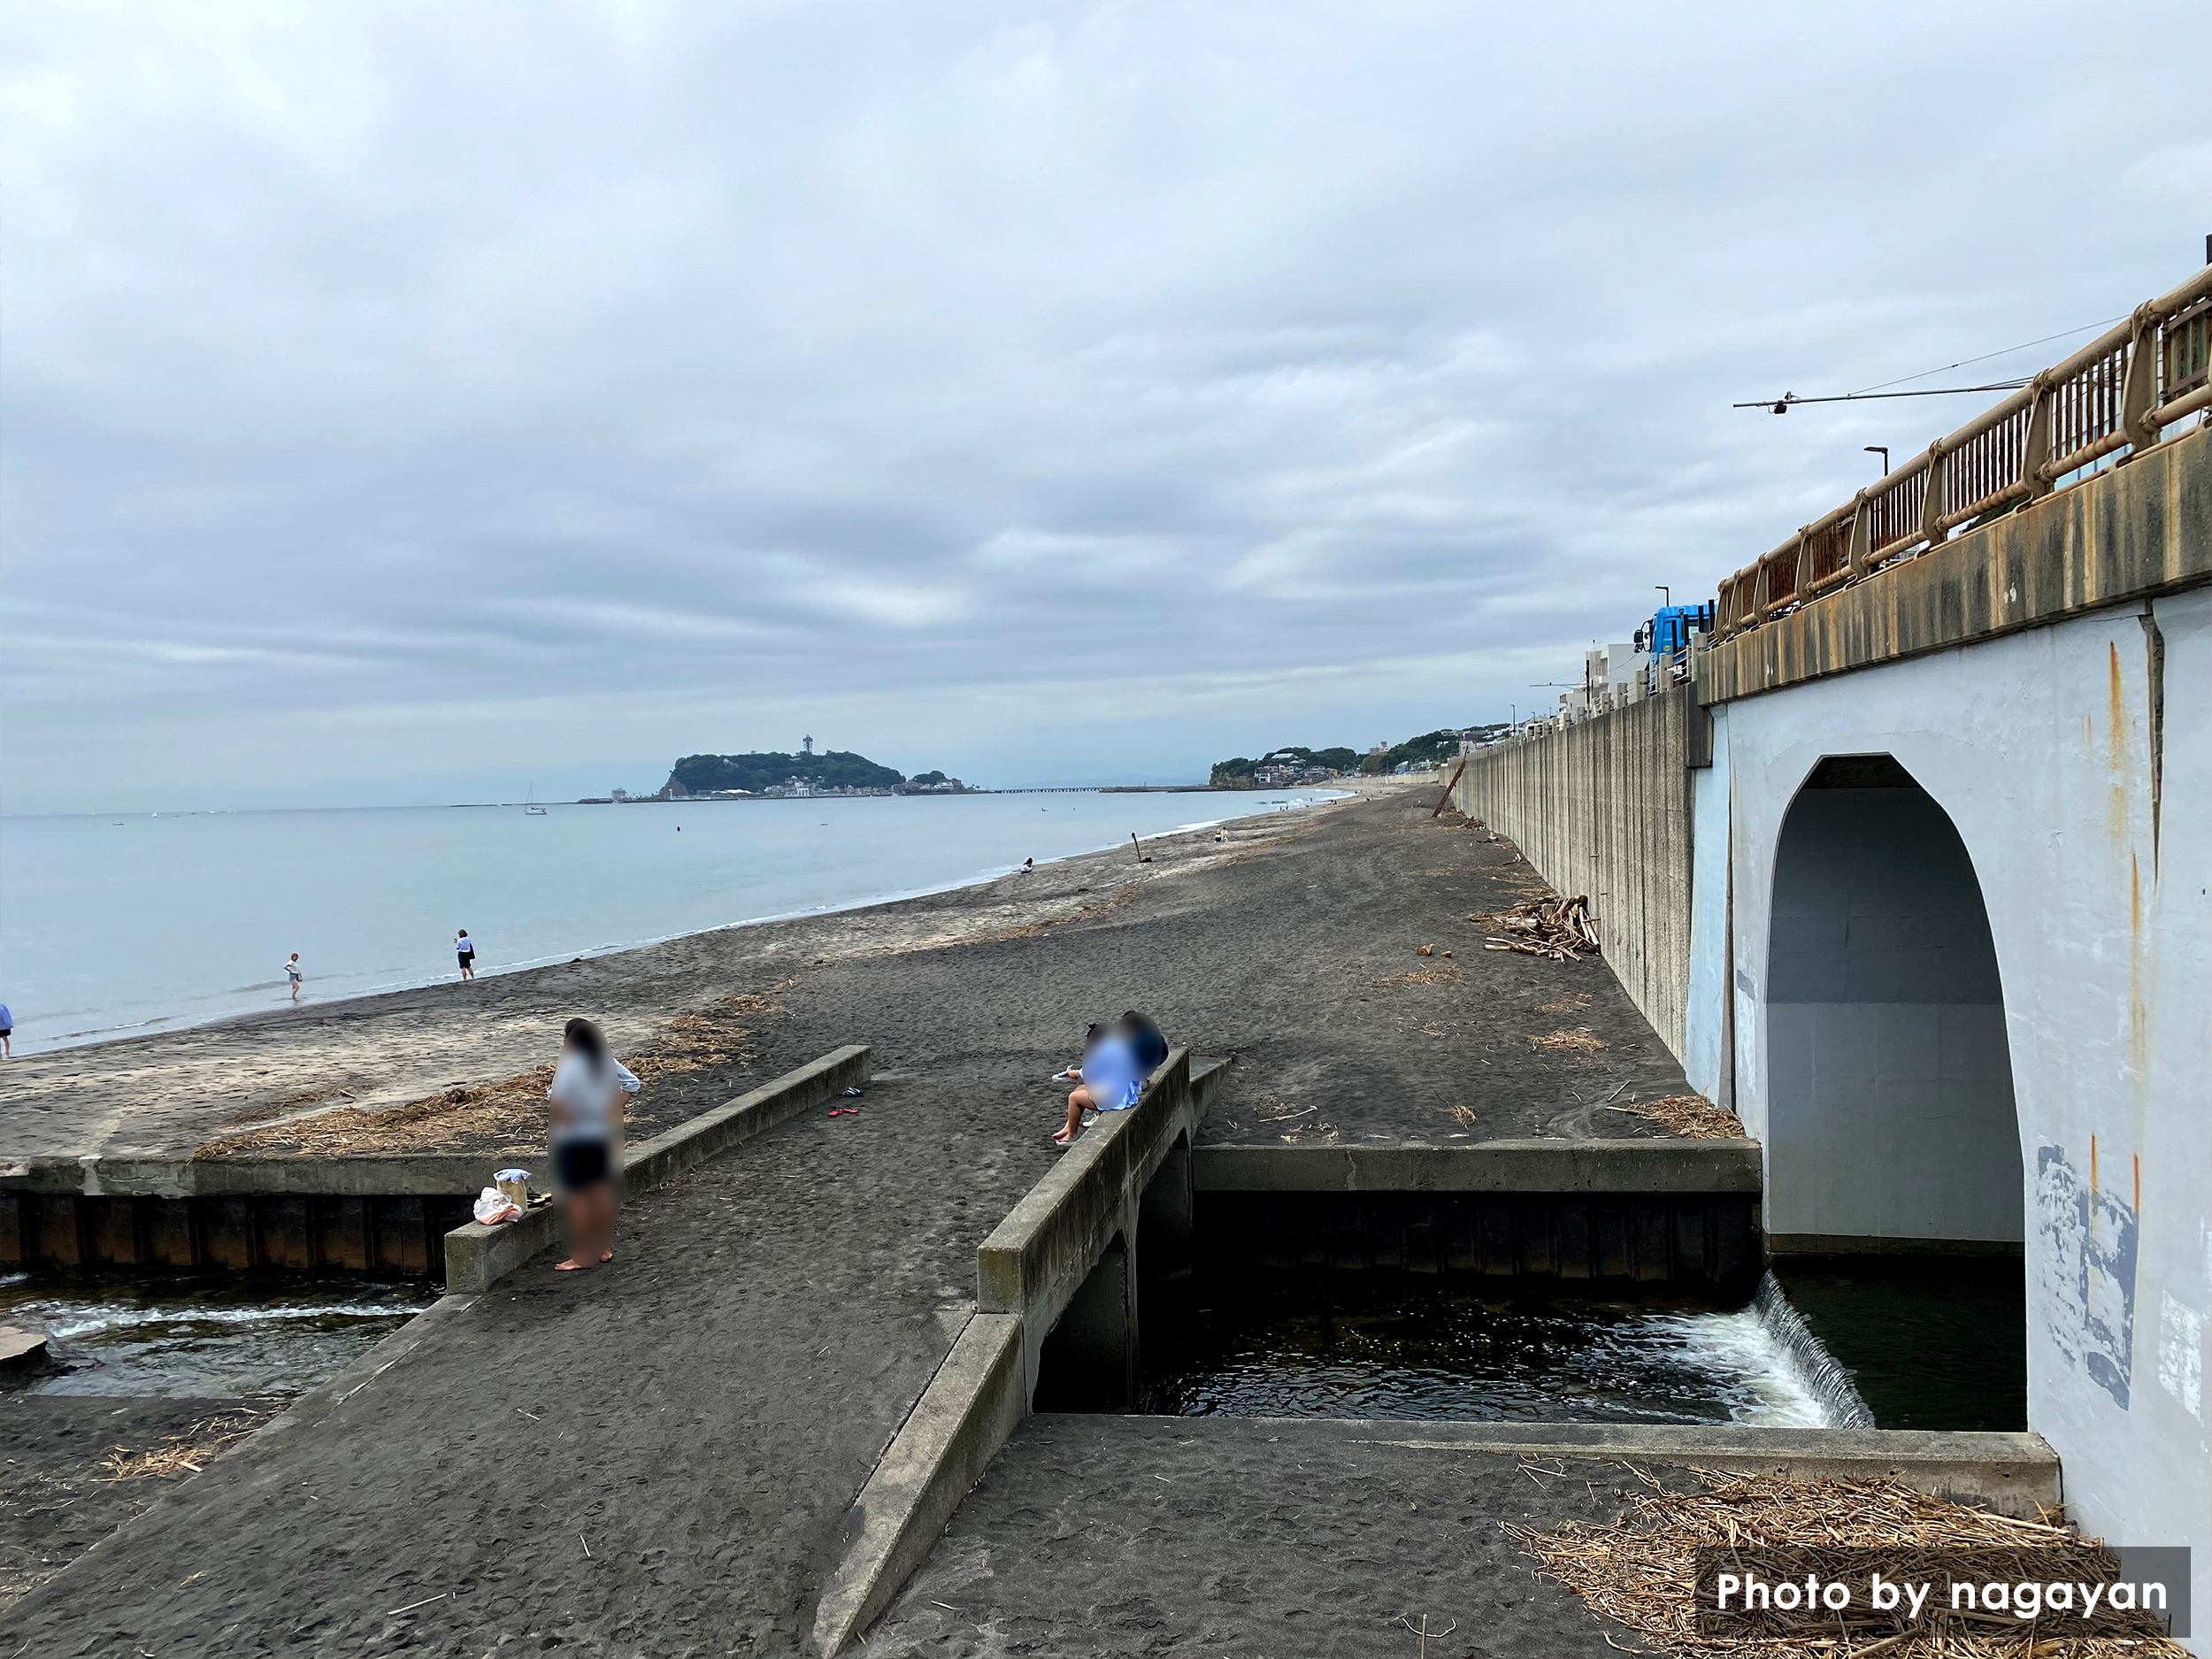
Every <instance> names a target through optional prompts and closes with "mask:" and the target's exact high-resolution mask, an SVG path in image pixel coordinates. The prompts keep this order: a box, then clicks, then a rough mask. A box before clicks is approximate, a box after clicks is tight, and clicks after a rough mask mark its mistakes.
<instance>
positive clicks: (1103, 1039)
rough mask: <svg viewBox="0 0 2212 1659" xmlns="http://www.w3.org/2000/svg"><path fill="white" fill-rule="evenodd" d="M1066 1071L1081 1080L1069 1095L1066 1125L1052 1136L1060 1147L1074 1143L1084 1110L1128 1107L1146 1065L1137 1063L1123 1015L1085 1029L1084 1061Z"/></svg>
mask: <svg viewBox="0 0 2212 1659" xmlns="http://www.w3.org/2000/svg"><path fill="white" fill-rule="evenodd" d="M1068 1071H1069V1074H1070V1075H1071V1076H1072V1077H1076V1078H1079V1079H1082V1080H1081V1081H1080V1082H1079V1083H1078V1084H1077V1085H1076V1086H1075V1088H1074V1090H1073V1091H1072V1092H1071V1094H1069V1095H1068V1121H1067V1126H1066V1127H1065V1128H1064V1129H1061V1130H1059V1131H1057V1132H1056V1133H1054V1135H1053V1137H1052V1140H1053V1144H1054V1145H1056V1146H1058V1147H1061V1148H1067V1147H1071V1146H1073V1145H1074V1144H1075V1137H1076V1136H1077V1135H1079V1134H1080V1133H1082V1129H1083V1114H1084V1113H1085V1112H1087V1111H1096V1112H1120V1111H1127V1110H1129V1109H1130V1108H1131V1107H1132V1106H1134V1105H1135V1104H1136V1103H1137V1096H1138V1095H1140V1094H1142V1093H1144V1079H1145V1076H1146V1072H1145V1068H1144V1067H1143V1066H1142V1065H1141V1064H1139V1063H1138V1059H1137V1042H1136V1038H1135V1035H1134V1033H1132V1032H1131V1031H1130V1029H1129V1027H1128V1023H1127V1021H1126V1020H1125V1019H1121V1020H1116V1021H1115V1022H1114V1023H1113V1024H1112V1025H1108V1026H1103V1027H1102V1026H1098V1025H1093V1026H1092V1027H1091V1028H1090V1030H1089V1031H1087V1032H1086V1033H1084V1037H1083V1063H1082V1064H1080V1065H1076V1066H1071V1067H1069V1068H1068Z"/></svg>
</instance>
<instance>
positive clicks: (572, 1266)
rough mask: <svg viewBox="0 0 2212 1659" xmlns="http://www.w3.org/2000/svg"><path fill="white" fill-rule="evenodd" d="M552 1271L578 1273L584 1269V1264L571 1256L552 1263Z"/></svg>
mask: <svg viewBox="0 0 2212 1659" xmlns="http://www.w3.org/2000/svg"><path fill="white" fill-rule="evenodd" d="M553 1271H555V1272H557V1273H580V1272H582V1271H584V1264H583V1263H581V1262H580V1261H578V1260H577V1259H576V1258H575V1257H574V1256H570V1257H569V1258H568V1260H567V1261H565V1262H556V1263H553Z"/></svg>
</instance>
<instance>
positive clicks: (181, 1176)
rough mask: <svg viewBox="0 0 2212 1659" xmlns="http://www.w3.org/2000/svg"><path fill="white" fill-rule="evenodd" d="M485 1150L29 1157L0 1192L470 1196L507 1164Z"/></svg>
mask: <svg viewBox="0 0 2212 1659" xmlns="http://www.w3.org/2000/svg"><path fill="white" fill-rule="evenodd" d="M512 1162H513V1160H512V1159H511V1158H510V1157H504V1156H501V1155H499V1154H497V1153H492V1152H430V1153H421V1154H418V1155H416V1156H409V1157H335V1158H321V1157H273V1158H102V1157H89V1156H88V1157H81V1158H33V1159H30V1160H29V1161H28V1162H27V1163H24V1164H15V1165H13V1166H12V1167H10V1168H9V1169H7V1170H5V1171H0V1191H11V1190H12V1191H16V1192H27V1193H53V1194H77V1195H79V1196H81V1197H86V1198H239V1197H323V1198H384V1197H425V1198H448V1197H459V1196H466V1197H470V1198H473V1197H475V1196H476V1194H478V1193H479V1192H480V1191H481V1190H482V1189H483V1188H484V1187H488V1186H489V1185H490V1183H491V1177H492V1171H494V1170H495V1169H499V1168H501V1167H502V1166H503V1165H504V1164H510V1163H512Z"/></svg>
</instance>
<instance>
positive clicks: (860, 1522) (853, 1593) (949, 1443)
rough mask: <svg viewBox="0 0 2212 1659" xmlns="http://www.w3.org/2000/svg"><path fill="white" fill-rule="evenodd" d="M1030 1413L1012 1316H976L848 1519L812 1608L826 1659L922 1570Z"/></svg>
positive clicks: (1016, 1323) (1017, 1327) (1018, 1336)
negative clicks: (839, 1551)
mask: <svg viewBox="0 0 2212 1659" xmlns="http://www.w3.org/2000/svg"><path fill="white" fill-rule="evenodd" d="M1028 1409H1029V1393H1028V1385H1027V1380H1026V1378H1025V1373H1024V1371H1023V1366H1022V1328H1021V1320H1020V1318H1019V1317H1017V1316H1015V1315H1013V1314H1005V1313H979V1314H977V1315H975V1316H974V1317H972V1318H970V1319H969V1321H968V1323H967V1325H966V1326H965V1327H964V1329H963V1330H962V1331H961V1333H960V1335H959V1338H958V1340H956V1341H955V1342H954V1343H953V1345H952V1352H950V1353H949V1354H948V1355H946V1356H945V1363H943V1364H941V1365H940V1366H939V1367H938V1368H937V1374H936V1376H935V1377H933V1378H932V1379H930V1385H929V1386H928V1387H927V1388H926V1389H925V1390H924V1391H923V1393H922V1397H921V1399H920V1400H918V1401H917V1402H915V1406H914V1409H913V1410H912V1412H911V1413H910V1414H909V1415H908V1417H907V1419H906V1422H905V1424H904V1425H902V1427H901V1428H900V1430H899V1432H898V1433H897V1434H896V1435H895V1436H893V1437H892V1440H891V1444H890V1446H889V1448H887V1450H886V1451H885V1452H884V1454H883V1456H882V1457H881V1458H880V1459H879V1461H878V1462H877V1463H876V1467H875V1471H874V1472H873V1473H872V1474H871V1475H870V1476H869V1477H868V1484H867V1485H866V1486H863V1487H862V1488H861V1492H860V1496H859V1498H858V1499H857V1500H856V1502H854V1504H853V1507H852V1508H851V1509H850V1510H849V1511H848V1512H847V1514H846V1518H845V1527H844V1533H843V1537H844V1541H845V1555H844V1557H843V1559H842V1560H841V1561H840V1562H839V1563H838V1564H837V1567H836V1569H835V1571H833V1572H832V1573H831V1575H830V1579H829V1582H828V1584H826V1586H824V1587H823V1590H822V1599H821V1600H820V1601H818V1603H817V1604H816V1606H815V1612H814V1645H815V1647H816V1648H817V1649H818V1651H819V1652H820V1653H821V1654H822V1655H824V1659H829V1655H834V1654H835V1653H837V1652H838V1651H839V1650H840V1649H841V1648H842V1647H844V1646H845V1644H846V1643H847V1642H848V1641H849V1640H851V1639H852V1637H853V1636H855V1635H856V1634H857V1633H858V1632H861V1631H864V1630H865V1629H866V1628H867V1626H868V1624H869V1623H870V1621H871V1620H872V1619H873V1618H874V1617H875V1616H876V1615H877V1614H878V1613H880V1612H881V1611H882V1610H883V1609H884V1608H885V1607H886V1606H887V1605H888V1604H889V1602H890V1600H891V1598H892V1597H893V1596H894V1595H895V1594H898V1590H899V1586H901V1585H902V1584H904V1583H905V1582H906V1580H907V1578H908V1577H909V1576H910V1574H911V1573H912V1572H913V1571H914V1570H915V1568H917V1567H918V1566H920V1565H921V1564H922V1562H923V1560H924V1559H925V1558H926V1556H927V1555H929V1552H930V1551H931V1550H932V1549H933V1548H935V1547H936V1544H937V1540H938V1538H939V1536H940V1535H941V1533H942V1532H944V1530H945V1526H946V1525H947V1523H949V1521H950V1520H951V1519H952V1516H953V1511H954V1510H956V1509H958V1508H959V1507H960V1501H961V1500H962V1499H963V1498H964V1497H966V1496H967V1494H968V1493H969V1491H970V1490H971V1489H972V1487H973V1486H975V1483H976V1482H977V1481H979V1480H980V1479H982V1478H983V1471H984V1469H985V1468H986V1466H987V1465H988V1464H989V1463H990V1461H991V1458H992V1455H993V1454H995V1452H996V1451H997V1450H998V1448H1000V1447H1002V1446H1003V1445H1005V1444H1006V1441H1007V1439H1008V1437H1009V1436H1010V1435H1011V1434H1012V1433H1013V1432H1014V1430H1015V1429H1016V1428H1017V1427H1018V1425H1020V1423H1021V1420H1022V1418H1023V1417H1024V1416H1025V1414H1026V1413H1027V1411H1028Z"/></svg>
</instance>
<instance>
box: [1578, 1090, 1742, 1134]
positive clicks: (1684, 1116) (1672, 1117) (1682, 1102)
mask: <svg viewBox="0 0 2212 1659" xmlns="http://www.w3.org/2000/svg"><path fill="white" fill-rule="evenodd" d="M1606 1110H1608V1111H1617V1112H1633V1113H1634V1114H1635V1115H1636V1116H1637V1117H1639V1118H1649V1119H1651V1121H1652V1122H1654V1123H1655V1124H1664V1125H1666V1126H1667V1127H1668V1128H1670V1129H1671V1130H1673V1131H1674V1132H1675V1133H1677V1134H1678V1135H1692V1136H1695V1137H1698V1138H1701V1139H1703V1140H1708V1141H1742V1140H1745V1139H1747V1136H1746V1135H1745V1134H1744V1129H1743V1120H1742V1119H1741V1118H1738V1117H1737V1116H1736V1114H1735V1113H1733V1112H1724V1111H1723V1110H1721V1109H1720V1108H1719V1107H1717V1106H1716V1105H1714V1104H1713V1102H1710V1101H1709V1100H1707V1099H1706V1098H1705V1096H1704V1095H1702V1094H1670V1095H1668V1096H1667V1097H1666V1098H1665V1099H1663V1100H1647V1101H1642V1102H1637V1101H1631V1102H1629V1103H1628V1104H1627V1105H1625V1106H1608V1107H1607V1108H1606Z"/></svg>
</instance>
